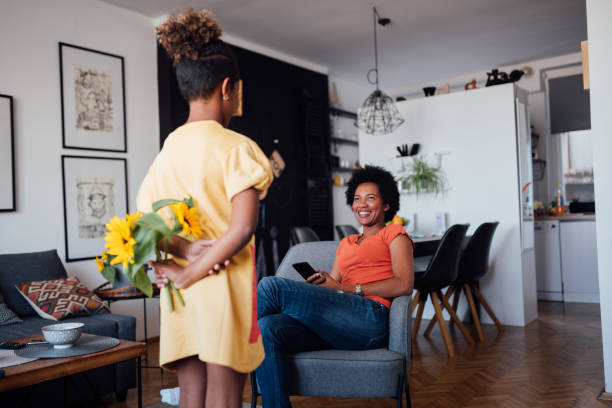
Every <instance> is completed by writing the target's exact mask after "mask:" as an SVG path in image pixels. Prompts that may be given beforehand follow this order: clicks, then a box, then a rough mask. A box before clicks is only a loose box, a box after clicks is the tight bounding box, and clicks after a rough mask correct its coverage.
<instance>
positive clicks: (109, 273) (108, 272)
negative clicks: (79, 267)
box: [100, 265, 117, 285]
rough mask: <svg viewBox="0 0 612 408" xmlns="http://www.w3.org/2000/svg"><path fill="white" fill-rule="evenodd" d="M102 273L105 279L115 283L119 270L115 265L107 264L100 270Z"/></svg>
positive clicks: (112, 283)
mask: <svg viewBox="0 0 612 408" xmlns="http://www.w3.org/2000/svg"><path fill="white" fill-rule="evenodd" d="M100 273H101V274H102V276H104V279H106V280H107V281H109V282H110V284H111V285H114V284H115V274H116V273H117V270H116V269H115V268H114V267H112V266H110V265H107V266H105V267H104V269H102V270H101V271H100Z"/></svg>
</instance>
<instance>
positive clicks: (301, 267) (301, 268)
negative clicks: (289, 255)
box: [293, 262, 317, 279]
mask: <svg viewBox="0 0 612 408" xmlns="http://www.w3.org/2000/svg"><path fill="white" fill-rule="evenodd" d="M293 269H295V270H296V271H297V272H298V273H299V274H300V275H302V278H304V279H308V278H310V277H311V276H312V275H314V274H316V273H317V271H315V270H314V268H313V267H312V266H310V264H309V263H308V262H298V263H294V264H293Z"/></svg>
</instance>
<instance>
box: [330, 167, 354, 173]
mask: <svg viewBox="0 0 612 408" xmlns="http://www.w3.org/2000/svg"><path fill="white" fill-rule="evenodd" d="M334 171H337V172H344V173H352V172H354V171H355V169H352V168H350V167H334V168H332V172H334Z"/></svg>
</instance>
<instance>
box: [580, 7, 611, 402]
mask: <svg viewBox="0 0 612 408" xmlns="http://www.w3.org/2000/svg"><path fill="white" fill-rule="evenodd" d="M586 5H587V30H588V36H589V71H590V72H589V75H590V80H591V135H592V142H593V165H594V169H593V172H594V173H595V203H596V204H595V205H596V210H597V221H596V222H597V224H596V225H597V258H598V269H599V299H600V306H601V329H602V337H603V354H604V355H603V357H604V375H605V391H606V392H607V393H612V313H610V310H612V274H610V271H612V213H610V211H609V209H610V208H611V207H612V180H611V176H610V175H612V161H610V152H612V137H610V135H612V115H611V114H610V112H611V111H610V106H611V101H610V95H612V82H611V81H610V72H612V53H611V52H610V39H611V38H612V25H610V21H611V20H612V2H610V1H609V0H587V2H586Z"/></svg>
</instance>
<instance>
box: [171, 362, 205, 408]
mask: <svg viewBox="0 0 612 408" xmlns="http://www.w3.org/2000/svg"><path fill="white" fill-rule="evenodd" d="M176 373H177V376H178V382H179V387H180V389H181V397H180V402H179V407H180V408H204V407H205V406H206V405H205V401H206V363H204V362H202V361H200V360H199V359H198V356H191V357H187V358H184V359H182V360H180V361H179V362H177V364H176Z"/></svg>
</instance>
